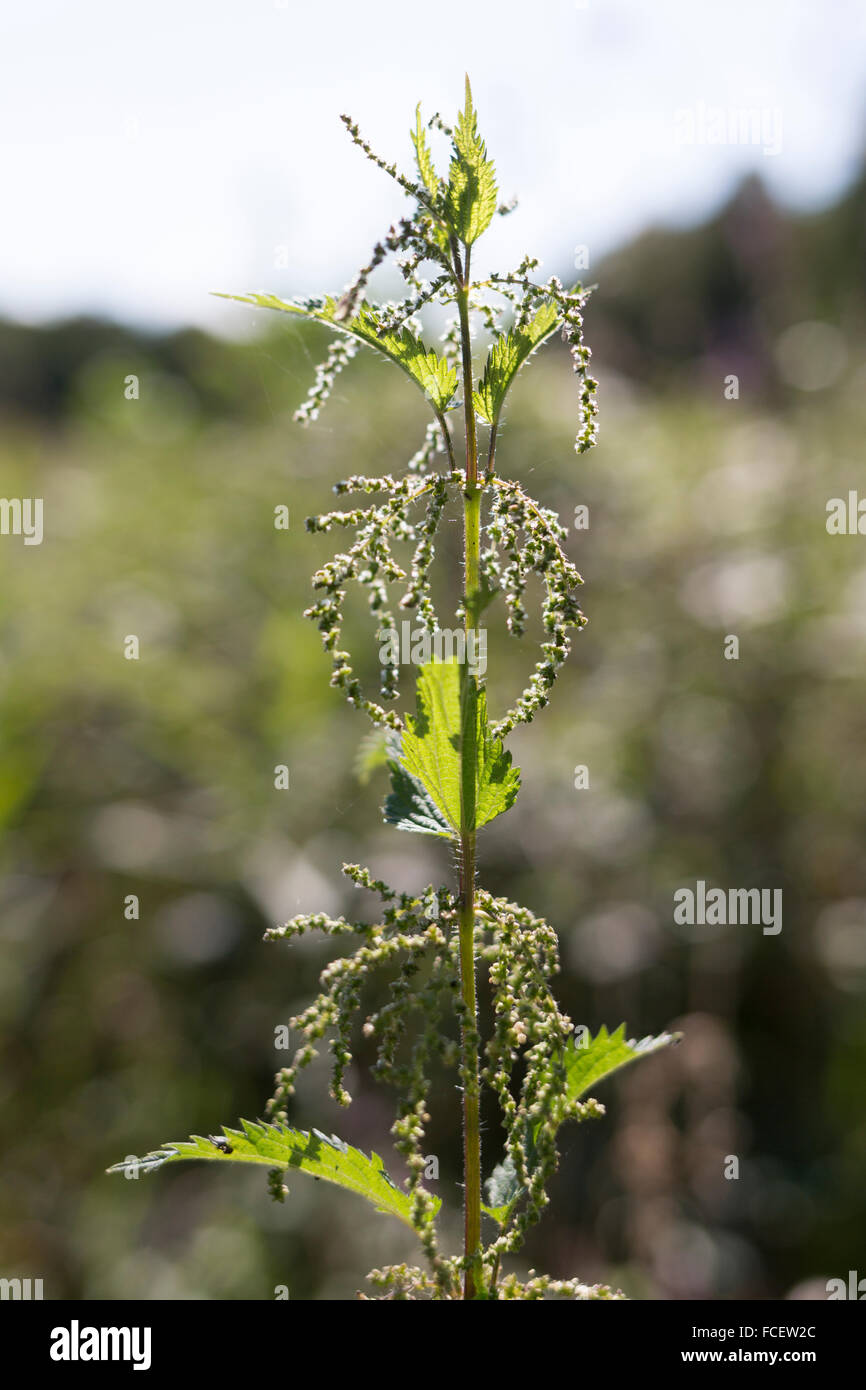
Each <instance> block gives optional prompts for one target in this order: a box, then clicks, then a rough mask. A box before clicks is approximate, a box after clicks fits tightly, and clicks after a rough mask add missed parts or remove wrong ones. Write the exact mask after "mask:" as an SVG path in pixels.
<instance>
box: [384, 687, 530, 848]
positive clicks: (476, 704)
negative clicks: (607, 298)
mask: <svg viewBox="0 0 866 1390" xmlns="http://www.w3.org/2000/svg"><path fill="white" fill-rule="evenodd" d="M416 711H417V712H416V714H415V715H414V717H413V716H412V715H408V716H407V719H406V728H405V729H404V730H403V733H402V735H401V740H400V751H399V766H400V767H402V769H403V770H404V771H405V772H408V773H409V775H410V777H412V778H413V779H414V780H415V781H417V782H418V783H420V785H421V788H422V789H423V790H424V791H425V792H426V793H427V795H428V796H429V798H430V799H431V801H432V802H433V805H434V807H435V808H436V810H437V811H438V812H439V815H440V816H441V817H442V820H443V821H444V822H445V824H446V825H447V826H449V827H450V831H451V833H452V834H453V835H455V836H459V835H460V834H461V832H468V831H471V830H479V829H480V828H481V827H482V826H483V825H487V824H488V823H489V822H490V821H492V820H494V819H495V818H496V817H497V816H501V815H502V813H503V812H504V811H507V810H508V809H509V807H510V806H513V804H514V801H515V798H516V796H517V793H518V790H519V788H520V770H519V768H516V767H512V766H511V754H510V753H507V752H506V751H505V750H504V748H503V746H502V742H501V740H500V739H497V738H494V737H493V735H492V734H491V733H490V725H489V722H488V718H487V696H486V694H485V692H484V691H483V690H479V689H478V688H477V686H476V684H475V682H474V680H472V679H471V677H469V676H468V675H466V678H465V680H464V679H461V666H460V664H459V663H458V662H456V661H432V662H429V663H428V664H427V665H425V666H422V667H421V668H420V669H419V672H418V681H417V685H416ZM464 737H465V738H466V739H467V740H469V741H470V743H471V744H472V745H473V749H474V757H473V756H471V754H470V756H468V757H467V758H466V760H465V764H466V765H465V766H464V760H463V759H462V758H461V748H462V744H463V739H464ZM473 770H474V777H473V775H472V774H473ZM403 791H404V792H405V788H404V789H403ZM400 794H401V793H400V791H399V790H398V788H396V787H395V788H394V795H395V796H400ZM412 828H413V829H418V828H420V827H418V826H417V825H413V826H412ZM431 833H433V834H441V833H442V832H441V831H440V830H435V831H432V832H431Z"/></svg>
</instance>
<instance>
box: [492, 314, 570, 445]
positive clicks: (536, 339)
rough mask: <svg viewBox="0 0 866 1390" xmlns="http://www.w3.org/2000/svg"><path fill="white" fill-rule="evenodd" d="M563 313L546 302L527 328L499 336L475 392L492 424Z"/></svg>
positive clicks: (515, 329)
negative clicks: (526, 363) (530, 358)
mask: <svg viewBox="0 0 866 1390" xmlns="http://www.w3.org/2000/svg"><path fill="white" fill-rule="evenodd" d="M558 323H559V312H558V310H557V308H556V305H555V304H543V305H542V306H541V308H540V309H539V310H538V311H537V313H536V314H535V315H534V317H533V318H532V319H531V320H530V322H529V323H528V324H526V326H525V327H524V328H514V329H511V330H510V331H509V332H508V333H505V334H503V336H502V337H501V338H497V340H496V342H495V343H494V344H493V346H492V347H491V349H490V352H489V354H488V357H487V361H486V363H485V365H484V374H483V376H482V378H481V380H480V381H479V383H478V390H477V391H475V392H473V396H472V399H473V401H474V404H475V410H476V412H477V414H478V415H479V416H480V417H481V419H482V420H485V421H486V422H487V424H488V425H495V424H496V422H497V420H498V419H499V413H500V411H501V410H502V406H503V403H504V401H505V397H506V395H507V393H508V388H509V387H510V385H511V383H512V382H513V380H514V378H515V377H516V376H517V373H518V372H519V371H520V368H521V367H522V366H523V364H524V362H526V360H527V358H529V357H530V356H531V355H532V353H533V352H534V351H535V349H536V348H537V347H540V346H541V344H542V343H543V342H544V341H545V339H546V338H549V337H550V335H551V334H552V333H554V332H555V331H556V327H557V325H558Z"/></svg>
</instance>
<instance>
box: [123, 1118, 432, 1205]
mask: <svg viewBox="0 0 866 1390" xmlns="http://www.w3.org/2000/svg"><path fill="white" fill-rule="evenodd" d="M241 1126H242V1128H241V1129H225V1128H224V1129H223V1131H222V1139H220V1140H219V1142H215V1140H214V1139H213V1138H204V1137H203V1136H202V1135H200V1134H193V1135H192V1136H191V1137H190V1138H189V1139H185V1140H182V1141H181V1142H179V1143H170V1144H164V1145H163V1147H162V1148H161V1149H156V1150H154V1151H153V1153H149V1154H147V1155H145V1157H144V1158H140V1159H136V1160H135V1161H134V1162H133V1161H129V1160H128V1161H127V1162H124V1163H116V1164H115V1165H114V1166H113V1167H112V1168H109V1169H108V1172H109V1173H124V1174H129V1173H130V1172H135V1173H150V1172H153V1171H154V1170H155V1169H157V1168H161V1167H162V1166H163V1165H164V1164H166V1163H178V1162H181V1161H185V1160H188V1159H208V1160H210V1161H212V1162H216V1163H260V1164H264V1165H265V1166H266V1167H268V1168H283V1169H286V1170H291V1169H297V1170H298V1171H299V1172H302V1173H309V1174H311V1175H312V1176H313V1177H315V1178H322V1179H324V1181H325V1182H332V1183H336V1185H337V1186H338V1187H345V1188H348V1189H349V1191H351V1192H356V1193H357V1194H358V1195H359V1196H360V1197H365V1198H366V1199H367V1201H368V1202H371V1203H372V1204H373V1206H374V1207H375V1208H376V1210H377V1211H381V1212H384V1213H386V1214H387V1215H389V1216H396V1217H397V1218H398V1219H399V1220H400V1221H402V1222H404V1224H405V1225H407V1226H409V1227H412V1199H411V1198H410V1196H409V1194H408V1193H407V1192H406V1191H404V1189H403V1188H401V1187H397V1186H396V1184H395V1183H394V1182H393V1181H392V1179H391V1178H390V1177H389V1176H388V1174H387V1172H386V1171H385V1168H384V1166H383V1164H382V1160H381V1158H380V1157H379V1155H378V1154H376V1153H372V1154H365V1153H363V1152H362V1151H361V1150H360V1149H355V1148H352V1146H351V1145H350V1144H345V1143H343V1141H342V1140H341V1139H338V1138H337V1137H336V1135H327V1134H322V1133H321V1132H320V1131H319V1130H317V1129H314V1130H313V1131H312V1132H311V1133H309V1134H308V1133H307V1132H306V1131H305V1130H300V1129H290V1128H289V1127H288V1126H283V1125H270V1124H253V1123H251V1122H250V1121H249V1120H241ZM217 1138H218V1137H217ZM221 1144H225V1148H222V1147H221V1146H220V1145H221ZM439 1205H440V1204H439V1203H438V1201H437V1210H438V1207H439ZM413 1229H414V1228H413Z"/></svg>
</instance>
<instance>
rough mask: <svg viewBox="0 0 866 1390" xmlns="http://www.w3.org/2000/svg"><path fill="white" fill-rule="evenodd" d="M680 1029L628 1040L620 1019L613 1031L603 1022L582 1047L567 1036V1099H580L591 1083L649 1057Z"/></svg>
mask: <svg viewBox="0 0 866 1390" xmlns="http://www.w3.org/2000/svg"><path fill="white" fill-rule="evenodd" d="M681 1036H682V1035H681V1034H680V1033H659V1035H658V1037H655V1038H654V1037H646V1038H641V1039H639V1040H635V1039H634V1038H632V1039H630V1040H627V1039H626V1036H625V1024H624V1023H621V1024H620V1026H619V1027H618V1028H617V1030H616V1032H615V1033H608V1031H607V1028H606V1027H605V1026H604V1024H602V1026H601V1028H600V1029H599V1031H598V1032H597V1033H596V1035H595V1037H594V1038H592V1039H590V1041H589V1042H588V1043H587V1044H586V1046H585V1047H579V1046H578V1045H577V1043H576V1042H575V1040H574V1039H573V1038H569V1040H568V1043H567V1044H566V1048H565V1067H566V1099H567V1100H568V1101H575V1100H580V1098H581V1096H585V1095H586V1093H587V1091H588V1090H589V1089H590V1087H592V1086H595V1085H596V1083H597V1082H599V1081H604V1080H606V1079H607V1077H608V1076H611V1075H612V1074H613V1072H615V1071H619V1070H620V1068H621V1067H625V1066H628V1064H629V1063H630V1062H636V1061H637V1060H638V1059H639V1058H640V1057H649V1056H651V1055H652V1053H654V1052H659V1051H660V1050H661V1049H662V1048H664V1047H670V1046H671V1045H672V1044H675V1043H678V1042H679V1040H680V1037H681Z"/></svg>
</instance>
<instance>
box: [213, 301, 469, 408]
mask: <svg viewBox="0 0 866 1390" xmlns="http://www.w3.org/2000/svg"><path fill="white" fill-rule="evenodd" d="M217 297H218V298H219V299H233V300H236V301H237V302H238V303H239V304H252V305H253V306H254V307H255V308H258V309H276V310H278V311H279V312H280V313H283V314H297V315H298V316H299V317H300V318H305V319H310V320H312V322H313V323H322V324H324V325H325V326H326V327H327V328H332V329H334V331H335V332H337V333H345V334H347V336H348V337H350V338H356V339H357V340H358V341H359V342H361V343H364V344H366V346H367V347H371V348H374V349H375V350H376V352H380V353H381V354H382V356H383V357H387V358H388V359H389V361H391V362H396V364H397V366H398V367H400V368H402V370H403V371H404V372H405V373H406V375H407V376H408V377H410V378H411V379H412V380H413V381H414V382H415V384H416V386H419V387H420V388H421V390H422V391H423V392H424V394H425V396H427V397H428V399H429V400H430V402H431V404H432V405H433V406H434V407H435V408H436V409H437V410H439V411H443V410H446V409H447V408H448V406H449V405H450V403H451V400H452V399H453V396H454V393H455V391H456V390H457V368H456V367H452V366H449V364H448V362H447V361H446V359H445V358H444V357H440V356H439V355H438V354H437V353H436V352H434V351H433V349H432V348H428V347H426V346H425V345H424V343H422V342H421V340H420V338H416V337H415V334H414V333H412V332H410V330H409V329H408V328H403V329H401V330H400V332H399V333H380V332H379V320H378V318H377V317H376V312H375V310H374V309H373V308H372V306H371V305H369V304H367V303H362V304H361V305H360V307H359V309H358V311H357V313H355V314H354V315H353V316H352V317H346V318H340V317H339V308H338V306H339V304H340V301H338V300H336V299H334V297H333V295H331V296H329V297H328V298H327V299H325V300H323V301H322V303H321V304H319V305H317V307H315V308H310V307H308V306H305V305H303V304H292V303H290V302H289V301H287V300H284V299H279V298H278V297H277V296H276V295H275V294H222V293H218V294H217Z"/></svg>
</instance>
